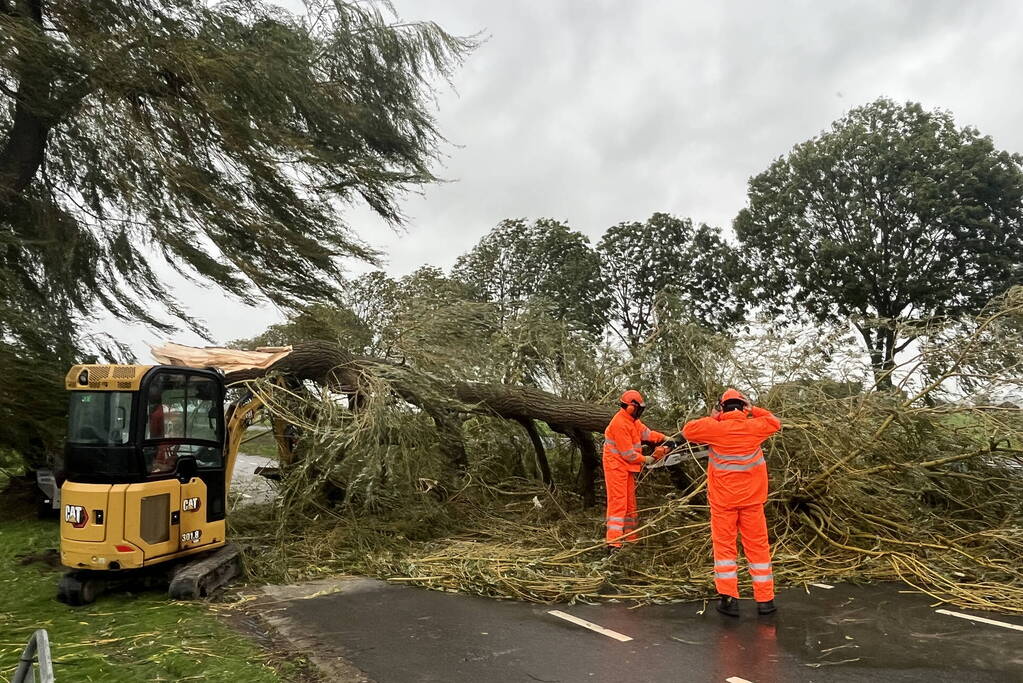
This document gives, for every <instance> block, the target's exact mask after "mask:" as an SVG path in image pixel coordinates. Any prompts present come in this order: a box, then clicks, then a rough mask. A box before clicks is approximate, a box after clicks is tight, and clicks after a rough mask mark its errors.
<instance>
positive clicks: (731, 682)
mask: <svg viewBox="0 0 1023 683" xmlns="http://www.w3.org/2000/svg"><path fill="white" fill-rule="evenodd" d="M725 683H753V681H747V680H746V679H745V678H739V677H738V676H732V677H731V678H726V679H725Z"/></svg>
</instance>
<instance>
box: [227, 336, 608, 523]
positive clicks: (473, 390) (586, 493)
mask: <svg viewBox="0 0 1023 683" xmlns="http://www.w3.org/2000/svg"><path fill="white" fill-rule="evenodd" d="M380 365H390V366H395V367H398V366H397V364H395V363H392V362H389V361H384V360H380V359H376V358H366V357H359V356H354V355H352V354H351V353H349V352H348V351H345V350H344V349H341V348H339V347H338V346H336V345H334V344H329V343H326V342H305V343H301V344H295V345H294V347H293V351H292V352H291V353H290V354H289V355H287V356H285V357H284V358H282V359H281V360H279V361H277V362H276V363H274V364H273V365H272V366H270V367H269V368H267V369H253V370H241V371H237V372H232V373H228V375H227V377H226V380H227V382H228V384H233V383H238V382H242V381H244V380H250V379H255V378H258V377H261V376H263V375H266V374H270V373H274V374H278V373H279V374H282V375H285V376H289V377H292V378H295V379H299V380H310V381H313V382H317V383H319V384H326V385H328V386H331V387H333V388H335V389H337V390H338V391H341V392H344V393H348V394H350V395H358V394H359V393H360V392H362V391H365V390H366V389H365V385H366V380H367V378H368V377H369V376H370V375H372V373H373V367H374V366H377V367H379V366H380ZM403 369H405V370H408V371H410V372H411V369H408V368H403ZM390 383H391V386H392V387H393V388H394V390H395V391H396V392H397V393H398V394H399V395H400V396H401V397H402V398H403V399H404V400H406V401H408V402H409V403H411V404H413V405H416V406H418V407H420V408H421V409H422V410H424V411H425V412H426V413H427V414H429V415H430V417H431V418H433V420H434V423H435V424H436V425H437V429H438V430H440V431H441V432H442V441H443V442H444V443H445V449H446V451H447V455H448V457H449V458H450V459H451V461H452V464H453V465H455V466H456V467H459V468H462V469H464V468H465V467H466V465H467V463H468V459H467V457H466V453H465V446H464V443H463V441H462V436H461V430H460V420H459V419H458V416H457V413H458V412H473V413H479V414H486V415H492V416H494V417H500V418H504V419H507V420H514V421H516V422H518V423H519V424H521V425H522V426H523V428H525V429H526V432H527V433H528V434H529V437H530V440H531V442H532V443H533V449H534V451H535V452H536V455H537V464H538V466H539V468H540V473H541V476H542V477H543V480H544V483H545V484H547V485H548V486H549V485H551V483H552V481H553V478H552V476H551V471H550V465H549V463H548V461H547V457H546V452H545V451H544V448H543V442H542V440H541V439H540V436H539V433H538V432H537V431H536V425H535V421H540V422H546V423H547V424H548V425H550V426H551V428H552V429H554V430H555V431H557V432H559V433H561V434H565V435H566V436H568V437H569V438H570V439H571V440H572V442H573V443H574V444H575V446H576V447H577V448H578V449H579V452H580V454H581V464H580V469H579V482H578V485H579V492H580V494H581V495H582V497H583V500H584V502H585V504H586V505H592V504H593V503H594V502H595V500H596V494H595V490H594V488H595V479H596V474H597V471H598V469H599V467H600V458H599V456H598V454H597V449H596V447H595V445H594V443H593V438H592V436H591V433H593V432H596V433H603V431H604V429H605V428H606V427H607V424H608V422H610V421H611V418H612V417H613V416H614V414H615V412H616V409H615V408H614V407H612V406H605V405H600V404H595V403H587V402H584V401H572V400H568V399H564V398H561V397H560V396H556V395H554V394H552V393H550V392H546V391H543V390H541V389H536V388H533V387H524V386H519V385H511V384H487V383H482V382H458V383H456V384H454V385H449V386H441V387H439V389H440V390H441V391H442V393H445V394H447V395H448V396H450V398H452V399H455V400H456V401H457V402H458V403H460V404H462V405H463V406H464V409H458V408H454V409H453V408H450V407H444V408H440V407H438V406H436V405H435V404H432V403H431V402H429V401H427V400H425V398H424V397H422V396H421V395H420V394H419V391H418V390H417V389H416V388H415V387H413V386H410V385H405V384H404V383H402V382H401V381H400V380H393V379H392V380H390Z"/></svg>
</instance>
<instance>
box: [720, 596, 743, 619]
mask: <svg viewBox="0 0 1023 683" xmlns="http://www.w3.org/2000/svg"><path fill="white" fill-rule="evenodd" d="M717 609H718V612H721V613H722V614H727V615H728V616H730V617H737V616H739V600H738V599H737V598H733V597H732V596H731V595H724V594H723V593H718V605H717Z"/></svg>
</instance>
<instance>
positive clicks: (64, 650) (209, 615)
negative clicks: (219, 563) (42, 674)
mask: <svg viewBox="0 0 1023 683" xmlns="http://www.w3.org/2000/svg"><path fill="white" fill-rule="evenodd" d="M57 544H58V527H57V524H56V523H54V522H52V521H36V520H19V521H3V522H0V594H2V595H3V600H2V601H0V681H8V680H9V679H10V676H11V675H13V672H14V669H15V667H16V666H17V662H18V656H19V655H20V653H21V649H22V648H23V647H24V646H25V642H26V641H27V639H28V637H29V636H30V635H31V633H32V632H33V631H34V630H35V629H37V628H45V629H47V630H48V631H49V635H50V647H51V651H52V655H53V658H54V673H55V676H56V680H57V681H104V682H108V681H207V680H208V681H246V682H247V683H248V682H252V683H255V682H259V681H278V680H296V679H297V678H300V676H298V675H296V674H297V672H298V670H297V668H296V669H295V670H294V671H293V670H292V667H297V665H296V664H291V663H288V662H285V663H283V664H281V665H279V666H278V667H277V668H275V667H274V666H272V665H271V657H272V656H271V654H270V653H268V652H266V651H264V650H262V649H260V648H259V647H258V646H257V645H256V644H255V643H253V642H251V641H250V640H248V639H247V638H246V637H245V636H243V635H242V634H240V633H239V632H238V631H236V630H234V629H233V628H231V627H230V626H228V625H227V624H225V623H224V622H223V621H221V620H220V619H219V618H218V617H217V616H216V614H214V613H213V611H212V610H211V608H210V607H209V606H208V605H206V604H203V603H185V602H172V601H170V600H169V599H168V598H167V596H166V595H165V594H162V593H158V592H155V591H153V592H148V593H140V594H130V593H113V594H110V595H104V596H101V597H100V598H99V599H98V600H97V601H96V602H95V603H94V604H92V605H88V606H86V607H76V608H71V607H68V606H66V605H64V604H62V603H60V602H58V601H57V599H56V594H57V582H58V580H59V577H60V570H59V569H56V568H54V567H51V566H49V565H47V564H45V563H41V562H30V563H26V562H25V560H24V556H26V555H35V554H38V553H40V552H42V551H45V550H46V549H48V548H56V547H57Z"/></svg>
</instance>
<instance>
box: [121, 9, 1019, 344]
mask: <svg viewBox="0 0 1023 683" xmlns="http://www.w3.org/2000/svg"><path fill="white" fill-rule="evenodd" d="M282 4H285V5H288V6H290V7H294V8H300V7H301V3H300V2H297V1H294V0H292V1H290V2H283V3H282ZM394 4H395V8H396V10H397V11H398V13H399V14H400V16H401V18H402V19H403V20H417V19H426V20H433V21H436V22H437V23H438V24H440V25H441V26H442V27H444V28H445V29H447V30H448V31H450V32H452V33H456V34H473V33H477V32H482V33H483V34H484V35H485V36H486V37H487V39H486V42H485V43H484V44H483V45H482V46H481V47H480V48H479V49H478V50H477V51H476V52H475V53H473V54H472V55H471V56H470V57H469V59H468V60H467V62H466V64H465V65H464V67H463V68H462V69H461V70H460V71H459V72H458V73H457V74H456V76H455V78H454V90H452V89H450V88H446V87H445V88H444V89H443V90H442V92H441V95H440V97H439V100H438V107H439V110H438V112H437V118H438V121H439V123H440V128H441V131H442V132H443V133H444V135H445V136H446V137H447V138H448V139H449V141H450V143H451V144H450V145H448V146H447V147H446V149H445V154H446V159H445V161H444V165H443V166H442V167H439V168H438V169H437V172H438V174H439V175H441V176H442V177H444V178H446V179H449V180H450V181H451V182H449V183H446V184H442V185H436V186H431V187H427V188H424V189H423V190H422V193H421V194H412V195H410V196H409V197H408V199H407V201H406V202H405V203H404V210H405V213H406V215H407V216H408V224H407V226H406V228H405V230H404V231H403V232H401V233H400V234H395V233H394V232H393V231H392V230H390V229H389V228H388V227H386V226H385V225H384V224H382V223H381V222H380V221H379V220H376V219H375V218H374V217H373V216H372V215H371V214H370V212H368V211H366V210H365V209H363V208H359V207H354V208H353V209H352V210H351V211H350V212H349V215H348V219H349V222H350V223H351V224H352V225H353V227H355V228H356V229H357V231H358V232H359V234H360V235H361V236H362V237H363V239H365V240H367V241H368V242H370V243H371V244H373V245H375V246H377V247H379V248H381V249H382V250H384V251H385V252H386V253H387V266H386V268H387V270H389V271H390V272H391V273H393V274H395V275H401V274H404V273H407V272H409V271H411V270H413V269H415V268H416V267H418V266H419V265H422V264H433V265H437V266H441V267H448V266H450V265H451V264H452V263H453V262H454V260H455V258H456V257H457V256H458V255H459V254H461V253H463V252H465V251H467V250H468V249H470V248H471V247H472V246H473V245H474V244H475V243H476V241H477V240H478V239H479V238H480V237H481V236H482V235H483V234H485V233H486V232H487V231H489V230H490V229H491V228H492V227H493V226H494V225H495V224H496V223H497V222H498V221H500V220H501V219H503V218H513V217H527V218H536V217H542V216H546V217H552V218H556V219H560V220H563V221H566V222H567V223H568V224H569V225H571V226H573V227H574V228H575V229H578V230H580V231H582V232H584V233H585V234H587V235H589V236H590V238H591V240H592V241H593V242H596V241H597V240H598V239H599V237H600V235H601V234H602V233H603V231H604V230H605V229H606V228H607V227H609V226H611V225H613V224H615V223H617V222H620V221H625V220H642V219H645V218H646V217H648V216H649V215H650V214H651V213H653V212H655V211H665V212H670V213H673V214H677V215H680V216H688V217H691V218H692V219H693V220H694V221H697V222H706V223H709V224H712V225H717V226H721V227H725V228H727V227H728V226H729V225H730V224H731V221H732V218H733V217H734V216H735V214H736V213H737V212H738V211H739V209H741V208H742V207H743V205H744V202H745V191H746V182H747V180H748V179H749V177H750V176H751V175H754V174H756V173H759V172H760V171H762V170H763V169H765V168H766V167H767V165H768V164H769V163H770V162H771V161H772V160H773V159H775V158H777V157H778V156H780V155H783V154H785V153H786V152H787V151H788V150H789V149H791V148H792V146H793V145H795V144H796V143H798V142H801V141H803V140H805V139H807V138H809V137H811V136H813V135H815V134H816V133H818V132H820V131H821V130H822V129H824V128H826V127H827V126H828V125H829V124H830V123H831V122H832V121H833V120H834V119H836V118H838V117H839V116H841V115H842V114H843V113H844V112H845V111H846V110H848V109H849V108H851V107H853V106H856V105H860V104H864V103H866V102H869V101H871V100H873V99H875V98H877V97H880V96H887V97H891V98H893V99H895V100H898V101H905V100H914V101H919V102H922V103H923V104H924V105H925V106H927V107H942V108H946V109H949V110H951V111H952V112H953V113H954V114H955V115H956V117H957V120H958V121H959V122H960V123H961V124H969V125H972V126H975V127H977V128H979V129H980V131H981V132H982V133H985V134H988V135H991V136H992V137H993V138H994V140H995V144H996V145H997V146H998V147H1000V148H1002V149H1008V150H1010V151H1013V152H1023V126H1021V121H1023V94H1021V93H1020V92H1019V87H1018V86H1019V83H1020V81H1021V78H1023V47H1021V43H1020V35H1021V32H1023V2H1019V1H1018V0H1007V1H1004V2H997V1H993V0H988V1H985V2H962V1H959V0H957V1H950V0H942V1H937V0H917V1H913V2H909V1H904V0H903V1H899V2H893V1H884V2H835V1H832V2H820V1H816V2H810V1H807V2H764V1H760V2H753V1H750V2H735V1H727V2H723V1H721V0H707V1H704V2H688V1H686V2H682V1H668V0H664V1H662V2H653V1H637V2H611V1H594V0H585V1H584V0H572V1H567V0H535V1H530V2H526V1H514V0H504V1H503V2H484V1H482V0H477V1H476V2H469V1H467V0H463V1H461V2H459V1H457V0H394ZM177 295H178V296H179V297H180V298H181V299H182V301H183V302H184V303H185V305H186V306H187V307H188V308H189V310H191V311H192V312H193V313H194V314H196V315H198V316H199V317H201V318H203V319H205V320H206V322H207V324H208V326H209V328H210V330H211V331H212V333H213V334H214V336H215V338H216V339H217V340H218V341H220V342H223V341H227V340H230V339H235V338H239V337H244V336H251V335H252V334H255V333H257V332H259V331H260V330H262V329H263V328H265V327H266V326H267V325H268V324H270V323H273V322H276V321H278V320H279V319H280V318H281V316H280V314H279V312H277V311H275V310H273V309H269V308H266V309H250V308H247V307H244V306H242V305H240V304H238V303H237V302H235V301H233V300H231V299H230V298H228V297H227V296H224V295H221V294H219V293H217V292H215V291H210V290H203V289H199V288H195V287H189V286H181V287H179V288H178V290H177ZM128 338H129V339H130V340H131V341H132V343H133V344H134V346H135V348H136V349H137V350H138V352H139V353H140V356H141V357H142V358H145V357H146V356H147V355H148V354H147V353H146V347H145V342H157V341H158V340H159V337H158V335H155V334H153V333H149V332H147V331H145V330H140V329H135V330H132V331H130V332H129V333H128ZM177 339H178V340H179V341H182V342H185V343H199V340H198V339H197V338H195V337H194V336H192V335H189V334H182V335H179V336H178V338H177Z"/></svg>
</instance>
